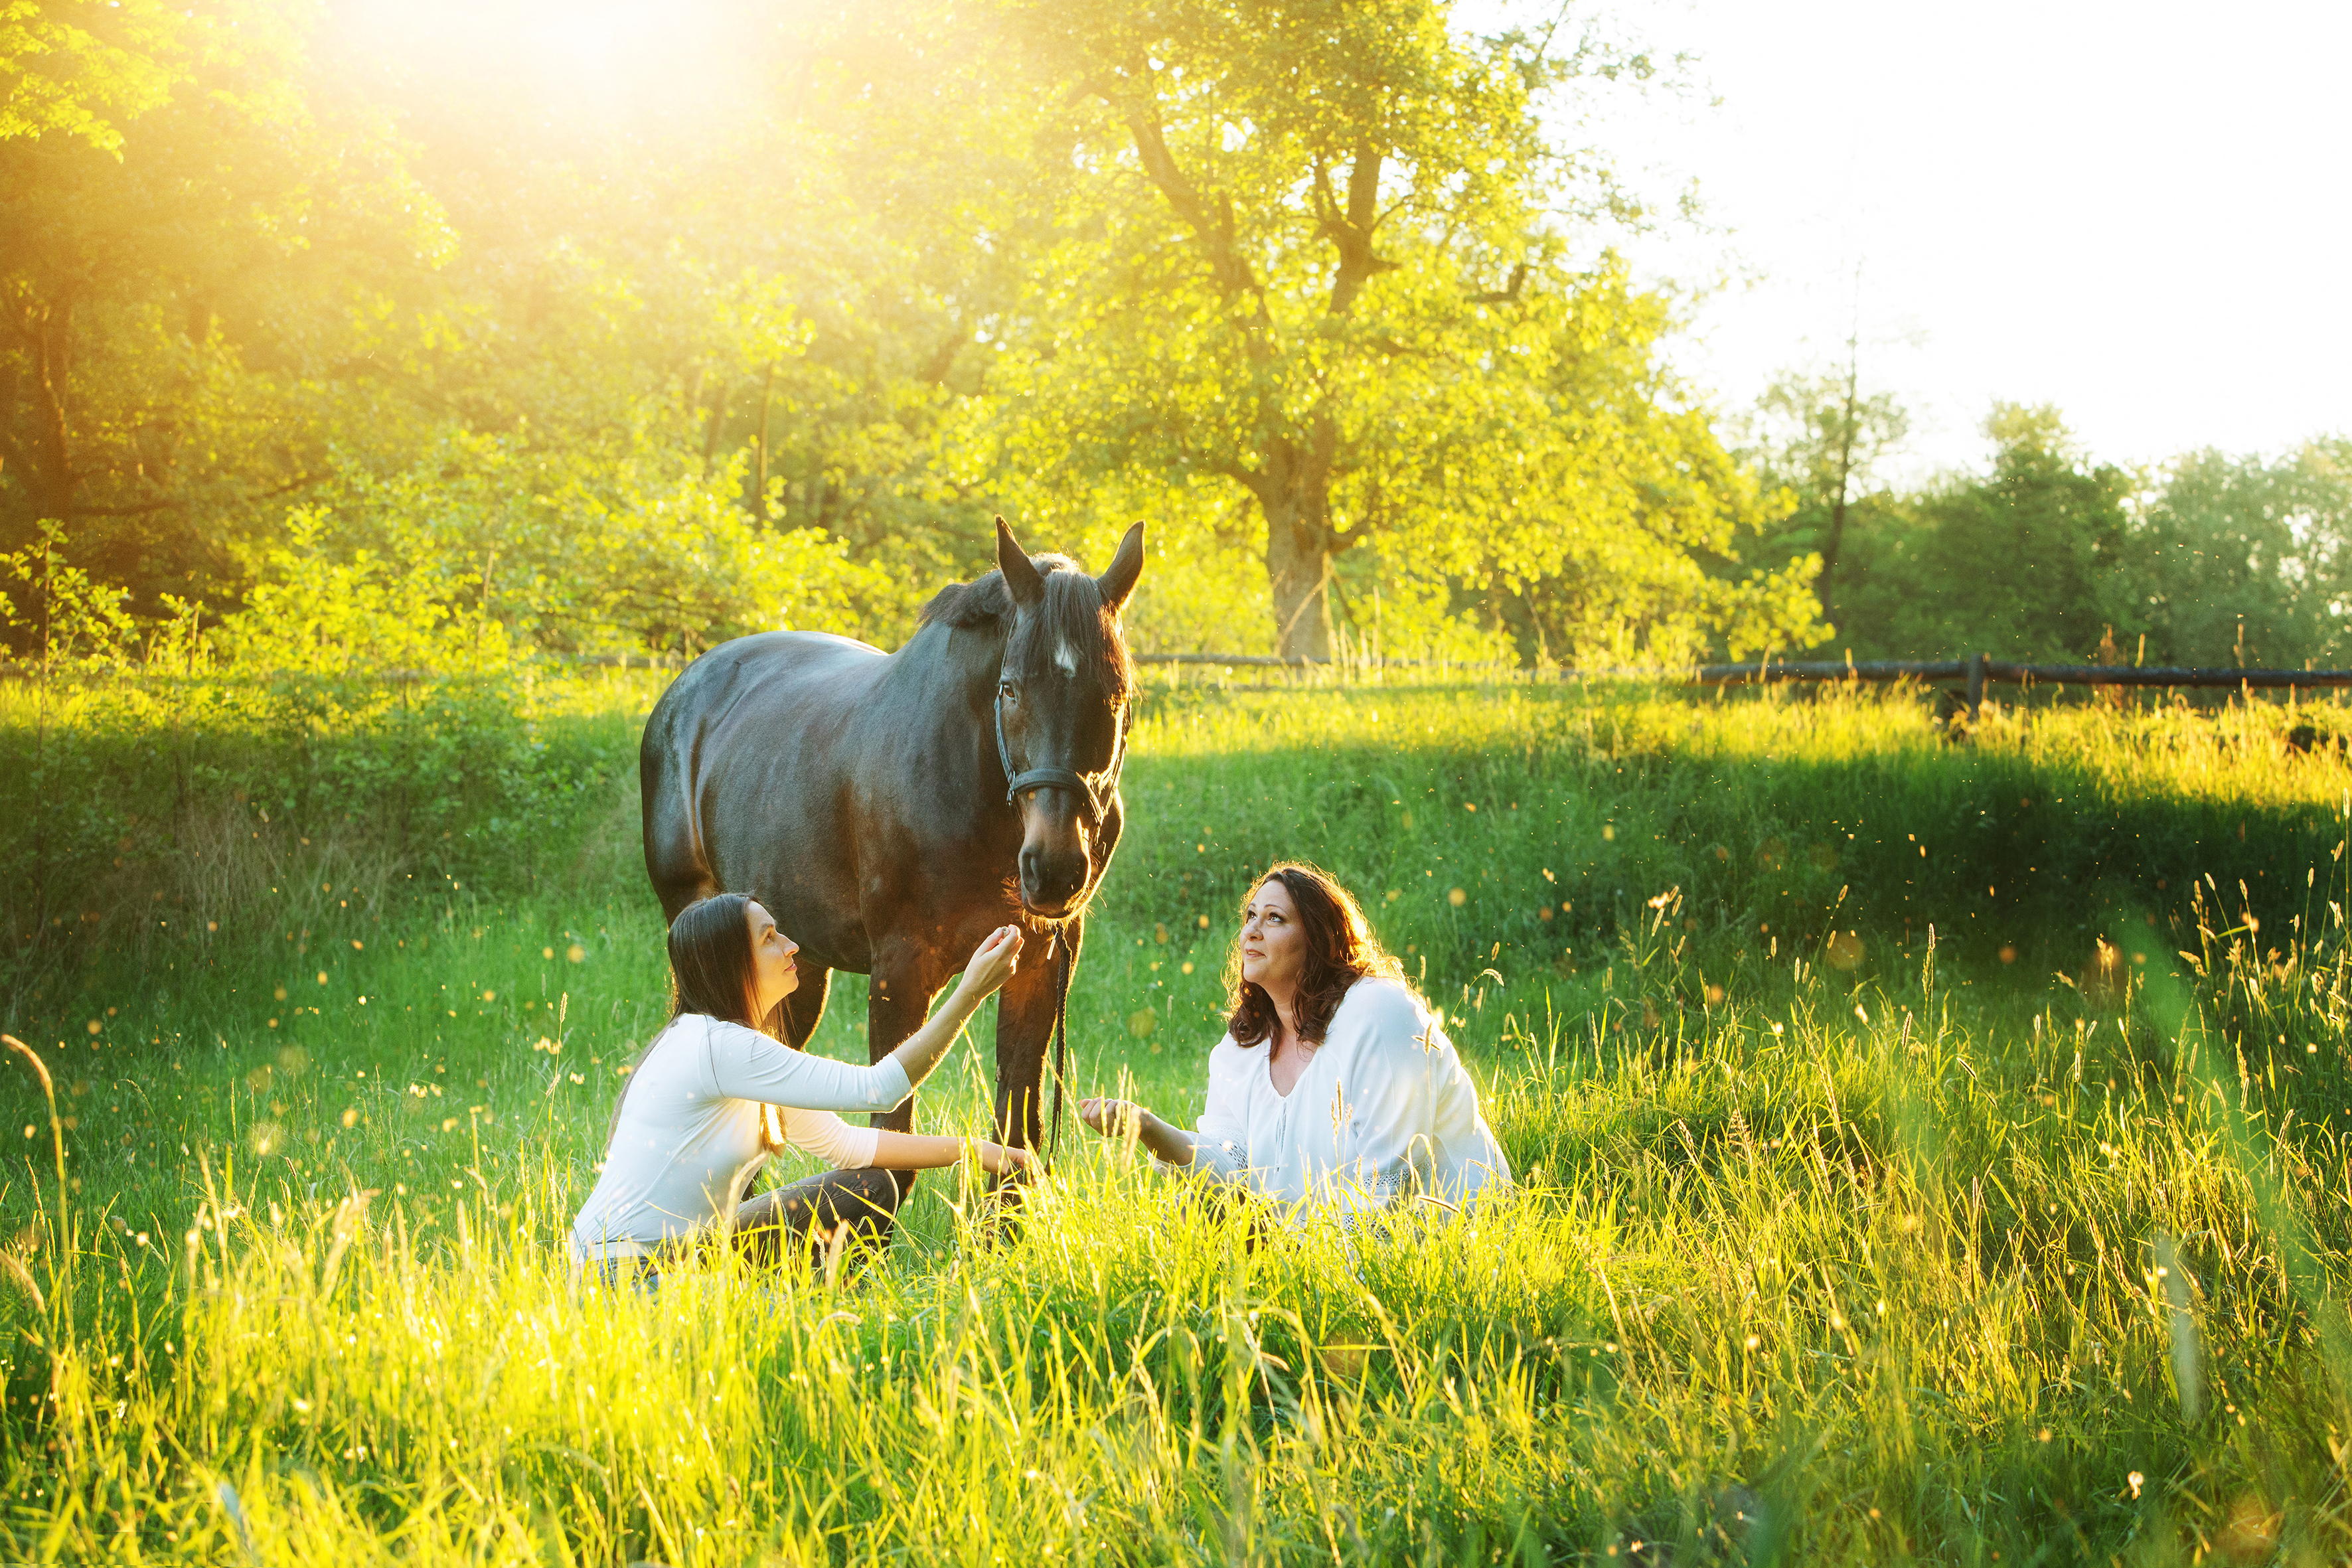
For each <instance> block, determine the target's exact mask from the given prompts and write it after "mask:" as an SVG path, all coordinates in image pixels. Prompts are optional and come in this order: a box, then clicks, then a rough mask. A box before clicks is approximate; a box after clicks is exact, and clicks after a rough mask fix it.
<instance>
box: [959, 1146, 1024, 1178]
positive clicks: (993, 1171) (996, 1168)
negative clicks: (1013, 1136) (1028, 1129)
mask: <svg viewBox="0 0 2352 1568" xmlns="http://www.w3.org/2000/svg"><path fill="white" fill-rule="evenodd" d="M972 1153H973V1154H974V1155H975V1156H976V1157H977V1158H978V1159H979V1161H980V1168H981V1169H982V1170H983V1171H985V1172H987V1173H989V1174H990V1175H992V1176H1025V1175H1027V1174H1028V1173H1029V1170H1030V1167H1031V1166H1032V1165H1034V1163H1036V1162H1035V1160H1034V1158H1033V1157H1032V1156H1031V1154H1030V1152H1029V1151H1028V1150H1026V1149H1014V1148H1012V1147H1010V1146H1008V1145H1006V1144H1003V1143H989V1142H982V1143H979V1144H976V1145H975V1146H974V1147H973V1149H972Z"/></svg>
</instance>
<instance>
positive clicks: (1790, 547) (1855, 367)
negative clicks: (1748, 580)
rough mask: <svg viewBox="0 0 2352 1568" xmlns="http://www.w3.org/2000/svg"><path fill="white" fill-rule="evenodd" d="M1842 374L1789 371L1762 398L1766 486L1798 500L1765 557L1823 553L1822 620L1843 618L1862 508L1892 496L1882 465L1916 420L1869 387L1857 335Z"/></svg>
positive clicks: (1769, 536) (1758, 455)
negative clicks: (1842, 579)
mask: <svg viewBox="0 0 2352 1568" xmlns="http://www.w3.org/2000/svg"><path fill="white" fill-rule="evenodd" d="M1846 351H1847V352H1846V363H1845V365H1844V366H1843V369H1841V370H1838V371H1836V372H1833V373H1831V374H1805V373H1801V372H1794V371H1792V372H1787V373H1784V374H1781V375H1780V376H1779V377H1777V378H1776V379H1775V380H1774V381H1773V382H1772V384H1771V385H1769V387H1767V388H1766V389H1765V391H1764V395H1763V396H1761V397H1760V398H1759V399H1758V400H1757V415H1758V417H1757V421H1756V423H1757V424H1758V425H1759V426H1760V430H1759V436H1760V437H1761V438H1760V439H1759V441H1758V442H1757V443H1756V445H1755V446H1754V447H1753V448H1752V449H1751V454H1750V456H1751V460H1752V461H1754V462H1755V463H1756V465H1757V467H1758V469H1759V479H1760V481H1761V483H1762V485H1763V487H1764V488H1765V489H1768V490H1769V489H1787V490H1788V491H1789V492H1790V494H1791V495H1792V496H1793V497H1794V498H1795V505H1794V506H1793V507H1792V509H1791V510H1790V512H1789V514H1788V516H1786V517H1785V518H1783V519H1782V520H1781V521H1780V523H1779V524H1778V525H1777V526H1775V527H1773V528H1770V529H1769V530H1767V531H1765V532H1764V533H1763V535H1762V540H1761V549H1760V551H1759V553H1760V554H1761V555H1763V556H1764V557H1766V558H1767V559H1770V560H1784V559H1786V558H1787V557H1788V556H1790V555H1791V554H1795V553H1799V552H1804V551H1811V552H1815V553H1817V554H1818V555H1819V556H1820V557H1821V571H1820V573H1819V574H1818V575H1817V576H1816V577H1815V578H1814V580H1813V592H1814V595H1815V596H1816V597H1818V598H1819V599H1820V601H1821V607H1822V608H1821V613H1822V619H1823V620H1824V621H1827V622H1830V623H1832V627H1834V626H1835V625H1836V624H1837V623H1838V622H1839V621H1840V618H1841V617H1840V616H1839V613H1838V605H1837V586H1838V583H1837V579H1838V574H1839V570H1840V567H1841V566H1842V565H1843V564H1844V563H1846V561H1847V537H1848V531H1849V529H1850V527H1851V526H1852V524H1853V521H1854V517H1855V514H1856V512H1857V510H1874V507H1884V506H1885V504H1886V502H1887V500H1889V499H1890V498H1888V497H1886V496H1885V494H1884V493H1883V492H1882V489H1881V487H1880V486H1879V485H1878V484H1877V483H1876V482H1875V481H1876V480H1877V479H1878V468H1879V465H1880V464H1881V463H1883V462H1884V461H1885V459H1886V458H1888V457H1890V456H1892V455H1893V454H1894V453H1895V451H1897V450H1898V449H1900V447H1902V445H1903V441H1904V439H1905V437H1906V436H1907V435H1908V434H1909V433H1910V419H1909V416H1907V415H1906V414H1905V412H1904V411H1903V407H1902V405H1900V404H1898V403H1897V402H1896V401H1895V397H1894V395H1892V394H1890V393H1884V392H1879V393H1870V394H1867V395H1865V394H1864V392H1863V390H1862V356H1861V353H1860V339H1859V336H1858V335H1857V336H1856V337H1854V338H1851V339H1849V340H1848V341H1847V343H1846Z"/></svg>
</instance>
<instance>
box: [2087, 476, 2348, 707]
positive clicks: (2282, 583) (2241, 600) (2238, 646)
mask: <svg viewBox="0 0 2352 1568" xmlns="http://www.w3.org/2000/svg"><path fill="white" fill-rule="evenodd" d="M2127 553H2128V564H2127V567H2126V573H2125V575H2126V582H2127V584H2128V585H2129V588H2130V590H2131V592H2132V598H2133V603H2132V605H2131V608H2130V611H2129V612H2127V613H2130V614H2132V616H2133V617H2134V620H2135V621H2136V622H2137V624H2136V625H2131V626H2130V627H2129V629H2131V630H2132V631H2135V632H2137V631H2145V632H2146V633H2147V639H2148V652H2149V658H2150V660H2151V662H2157V663H2164V664H2183V665H2231V664H2247V665H2255V666H2268V667H2270V668H2288V669H2293V668H2299V667H2301V666H2302V665H2304V664H2305V662H2306V661H2309V662H2312V663H2315V664H2318V665H2321V666H2323V667H2325V666H2329V665H2340V664H2342V663H2344V662H2345V660H2346V658H2347V649H2352V639H2347V634H2346V630H2345V626H2344V616H2345V608H2346V605H2347V586H2352V582H2347V570H2352V440H2347V439H2345V438H2343V437H2337V438H2335V439H2332V440H2325V441H2314V442H2311V443H2309V444H2308V445H2306V446H2305V447H2303V449H2302V450H2300V451H2297V452H2294V453H2292V454H2290V455H2288V456H2287V457H2285V458H2281V459H2279V460H2277V461H2264V460H2263V458H2229V457H2225V456H2223V455H2222V454H2221V453H2219V452H2211V451H2207V452H2196V453H2191V454H2189V456H2187V457H2184V458H2180V459H2179V460H2178V461H2176V462H2175V463H2173V464H2172V465H2171V466H2170V468H2168V470H2167V472H2166V473H2165V475H2164V479H2163V486H2162V488H2161V489H2159V490H2158V492H2157V495H2156V497H2155V499H2154V500H2153V501H2152V502H2151V503H2150V504H2149V506H2148V507H2147V512H2146V514H2145V515H2144V517H2142V518H2141V519H2140V520H2139V521H2138V523H2137V527H2135V529H2134V530H2133V534H2132V540H2131V544H2130V547H2129V550H2128V552H2127ZM2118 629H2119V630H2120V629H2122V628H2121V627H2119V628H2118Z"/></svg>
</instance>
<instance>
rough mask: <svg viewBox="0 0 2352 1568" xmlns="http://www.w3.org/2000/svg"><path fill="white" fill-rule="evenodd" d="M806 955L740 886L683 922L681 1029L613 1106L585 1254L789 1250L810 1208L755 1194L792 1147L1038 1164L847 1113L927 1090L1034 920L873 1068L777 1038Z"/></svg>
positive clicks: (685, 915)
mask: <svg viewBox="0 0 2352 1568" xmlns="http://www.w3.org/2000/svg"><path fill="white" fill-rule="evenodd" d="M798 951H799V948H798V946H797V945H796V944H795V943H794V942H793V941H792V939H791V938H789V937H787V936H785V935H784V933H783V932H782V931H778V930H777V929H776V922H775V921H773V920H772V919H771V918H770V917H769V914H768V911H767V910H764V909H761V907H760V905H759V903H758V902H757V901H756V900H751V899H749V898H746V897H744V896H743V895H742V894H740V893H719V894H715V895H713V896H712V897H710V898H707V899H703V900H698V901H697V902H695V903H692V904H689V905H688V906H687V907H686V908H685V909H683V910H679V911H678V915H677V919H676V920H675V921H671V922H670V928H669V967H670V1021H669V1026H668V1027H667V1028H665V1029H664V1030H663V1031H662V1032H661V1034H660V1035H659V1036H658V1037H656V1039H655V1040H654V1043H653V1044H652V1045H651V1046H649V1047H646V1054H645V1055H644V1057H642V1058H639V1060H638V1062H637V1065H636V1068H635V1070H634V1071H633V1072H632V1073H631V1075H630V1078H629V1082H628V1087H627V1088H626V1089H625V1090H623V1092H622V1095H621V1101H620V1104H619V1105H618V1106H617V1107H615V1108H614V1112H613V1130H612V1134H611V1139H610V1142H609V1145H608V1147H607V1148H606V1150H605V1152H604V1170H603V1172H602V1173H601V1174H599V1175H598V1177H597V1179H596V1185H595V1189H594V1190H593V1191H592V1192H591V1193H590V1194H588V1201H587V1202H586V1203H585V1204H583V1205H581V1209H580V1217H579V1218H578V1219H577V1220H575V1221H574V1222H573V1224H572V1247H573V1250H574V1252H575V1253H576V1254H577V1255H578V1256H579V1257H580V1258H582V1259H583V1261H586V1262H589V1263H592V1264H595V1265H599V1266H602V1267H603V1268H605V1269H606V1271H607V1272H615V1273H617V1272H620V1271H622V1270H623V1269H624V1268H625V1269H627V1270H628V1271H632V1272H644V1271H647V1270H650V1269H653V1268H658V1266H659V1264H660V1261H661V1260H662V1259H663V1258H667V1257H669V1256H672V1255H674V1254H676V1253H677V1251H679V1250H680V1249H681V1248H682V1247H684V1246H686V1245H688V1244H690V1243H691V1242H693V1241H695V1240H697V1239H698V1238H700V1237H705V1236H710V1235H724V1236H729V1237H732V1239H733V1240H734V1242H735V1244H736V1245H737V1246H738V1247H739V1248H743V1249H746V1250H751V1251H755V1252H756V1253H758V1254H760V1255H763V1256H772V1255H774V1254H775V1253H776V1252H777V1251H778V1250H779V1247H777V1245H776V1244H777V1242H778V1241H779V1239H780V1237H779V1235H778V1234H777V1233H778V1232H780V1231H782V1230H783V1229H786V1228H792V1227H793V1222H794V1221H795V1220H797V1221H798V1222H799V1226H800V1227H801V1228H804V1227H805V1226H806V1224H807V1223H808V1218H809V1216H808V1215H793V1214H790V1213H787V1212H786V1210H785V1206H784V1205H778V1204H775V1203H772V1202H770V1201H769V1200H770V1199H772V1198H773V1197H774V1196H775V1195H776V1194H767V1195H766V1196H764V1197H761V1198H758V1199H754V1200H752V1201H751V1202H750V1203H746V1202H744V1198H743V1194H744V1193H745V1192H746V1191H747V1190H748V1189H749V1187H750V1185H751V1178H752V1177H753V1176H754V1175H755V1174H756V1173H758V1171H759V1169H760V1167H761V1164H763V1163H766V1161H767V1158H768V1156H769V1155H770V1154H771V1153H772V1152H774V1151H775V1150H777V1149H778V1148H781V1147H782V1146H783V1145H784V1144H787V1143H789V1144H791V1145H792V1146H793V1147H794V1148H797V1149H803V1150H806V1151H807V1152H810V1153H813V1154H814V1155H816V1156H817V1157H818V1158H819V1159H822V1160H824V1161H825V1162H826V1163H829V1164H831V1165H832V1166H833V1167H834V1168H835V1170H855V1169H868V1168H871V1169H880V1170H893V1171H912V1170H924V1169H929V1168H933V1167H937V1166H940V1165H952V1164H954V1163H957V1162H958V1161H960V1160H963V1159H965V1158H966V1157H968V1156H969V1157H970V1158H971V1159H972V1160H973V1161H974V1163H977V1164H978V1165H979V1166H980V1168H981V1169H982V1170H983V1171H985V1172H987V1173H989V1174H991V1175H1006V1174H1011V1173H1015V1172H1018V1171H1022V1170H1025V1169H1026V1168H1027V1165H1028V1159H1029V1157H1028V1155H1027V1154H1026V1153H1025V1152H1023V1151H1021V1150H1018V1149H1009V1148H1005V1147H1003V1145H1000V1144H996V1143H989V1142H980V1141H977V1140H975V1141H973V1142H970V1143H967V1142H964V1141H963V1140H961V1139H956V1138H925V1137H919V1136H918V1135H916V1134H914V1133H911V1132H891V1131H885V1130H883V1129H879V1128H873V1127H852V1126H850V1125H849V1124H848V1123H847V1122H845V1121H843V1120H842V1119H841V1117H840V1115H839V1114H838V1113H839V1112H841V1111H845V1110H847V1111H867V1112H873V1111H884V1110H889V1109H890V1108H891V1107H892V1106H895V1105H897V1104H898V1102H899V1101H900V1100H904V1099H906V1098H907V1096H908V1095H909V1094H911V1093H913V1092H914V1089H915V1086H916V1085H918V1084H919V1083H921V1082H922V1081H923V1079H924V1078H925V1076H926V1075H928V1074H929V1072H930V1070H931V1068H934V1067H936V1066H938V1065H939V1060H940V1058H941V1057H942V1056H944V1055H946V1054H947V1049H948V1047H949V1046H950V1044H951V1043H953V1041H954V1039H955V1037H956V1032H957V1031H958V1030H959V1029H961V1027H962V1026H963V1024H964V1020H966V1019H967V1018H969V1017H971V1014H972V1010H973V1009H974V1008H976V1007H978V1006H979V1005H980V1004H981V1002H982V999H983V998H984V997H986V996H987V995H988V994H989V993H991V992H992V991H994V990H995V989H997V987H999V986H1001V985H1003V984H1004V982H1005V981H1006V979H1008V978H1009V977H1010V976H1011V975H1012V973H1013V965H1014V963H1015V962H1016V961H1017V960H1018V958H1019V956H1020V952H1021V932H1020V930H1019V928H1017V927H1014V926H1003V927H1000V928H999V929H998V930H996V931H993V932H992V933H990V935H989V937H988V940H986V941H985V942H982V943H981V944H980V948H979V950H978V951H977V952H974V953H973V954H972V955H971V964H970V965H969V966H968V967H967V968H966V969H965V970H964V973H963V980H962V983H961V984H959V985H958V986H957V987H956V992H955V994H954V995H953V996H951V997H950V998H949V1000H948V1002H947V1005H945V1006H943V1007H941V1008H940V1010H939V1011H938V1012H936V1013H934V1014H933V1015H931V1017H930V1019H929V1022H927V1023H925V1024H924V1026H922V1027H921V1028H919V1029H918V1030H916V1031H915V1033H914V1034H913V1035H912V1036H911V1037H908V1040H907V1042H906V1043H905V1044H904V1045H901V1046H900V1047H898V1049H897V1050H895V1051H893V1052H891V1053H890V1055H888V1056H887V1057H885V1058H882V1059H881V1060H880V1061H878V1062H876V1063H875V1064H873V1065H872V1066H871V1067H853V1066H851V1065H850V1064H849V1063H847V1062H837V1061H832V1060H829V1059H827V1058H824V1057H813V1056H810V1055H809V1054H807V1053H806V1052H804V1051H796V1050H794V1049H793V1048H792V1047H790V1046H787V1045H785V1044H784V1043H783V1042H782V1040H780V1039H778V1038H777V1037H775V1036H774V1035H773V1034H772V1033H770V1032H769V1028H770V1025H769V1022H768V1021H769V1020H772V1018H773V1017H774V1016H776V1013H777V1010H778V1005H779V1004H780V1003H782V1001H783V999H784V998H785V997H786V996H788V995H790V994H792V992H793V988H794V987H795V986H796V985H798V984H799V975H798V972H797V970H796V968H795V966H794V964H793V953H794V952H798ZM819 1217H822V1216H819Z"/></svg>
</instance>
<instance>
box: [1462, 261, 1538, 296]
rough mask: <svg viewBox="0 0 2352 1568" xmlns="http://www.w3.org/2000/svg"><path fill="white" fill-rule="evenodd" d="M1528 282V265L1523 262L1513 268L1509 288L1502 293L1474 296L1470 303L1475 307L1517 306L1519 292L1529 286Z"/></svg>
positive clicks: (1495, 292)
mask: <svg viewBox="0 0 2352 1568" xmlns="http://www.w3.org/2000/svg"><path fill="white" fill-rule="evenodd" d="M1527 281H1528V264H1527V263H1526V262H1524V261H1522V262H1520V263H1519V264H1518V265H1517V266H1516V267H1514V268H1511V281H1510V283H1509V285H1508V286H1507V287H1506V288H1504V289H1501V290H1500V291H1491V290H1490V291H1489V292H1487V293H1484V294H1473V295H1471V296H1470V303H1472V304H1473V305H1516V304H1517V303H1518V302H1519V290H1520V289H1523V288H1525V287H1526V286H1527Z"/></svg>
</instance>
